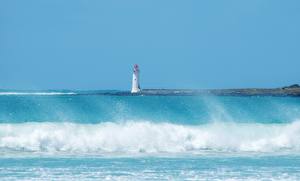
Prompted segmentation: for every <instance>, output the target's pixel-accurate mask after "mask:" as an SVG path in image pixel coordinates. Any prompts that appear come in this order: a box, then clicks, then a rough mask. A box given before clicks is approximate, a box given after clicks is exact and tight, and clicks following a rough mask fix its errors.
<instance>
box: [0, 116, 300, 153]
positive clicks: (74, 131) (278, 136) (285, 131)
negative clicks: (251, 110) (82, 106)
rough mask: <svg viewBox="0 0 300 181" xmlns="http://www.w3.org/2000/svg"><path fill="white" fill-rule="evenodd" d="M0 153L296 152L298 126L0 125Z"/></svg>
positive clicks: (299, 123) (299, 145)
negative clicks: (5, 151)
mask: <svg viewBox="0 0 300 181" xmlns="http://www.w3.org/2000/svg"><path fill="white" fill-rule="evenodd" d="M0 150H2V151H3V150H10V151H11V150H13V151H21V152H23V151H32V152H46V153H47V152H62V153H100V154H101V153H198V152H201V151H206V152H210V151H222V152H277V151H281V150H292V151H296V152H299V151H300V121H295V122H293V123H287V124H254V123H249V124H241V123H221V122H215V123H210V124H205V125H199V126H187V125H176V124H171V123H151V122H147V121H143V122H130V121H129V122H123V123H112V122H108V123H101V124H75V123H50V122H49V123H19V124H4V123H3V124H0Z"/></svg>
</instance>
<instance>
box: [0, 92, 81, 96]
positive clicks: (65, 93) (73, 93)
mask: <svg viewBox="0 0 300 181" xmlns="http://www.w3.org/2000/svg"><path fill="white" fill-rule="evenodd" d="M75 94H76V93H75V92H0V96H18V95H20V96H26V95H35V96H51V95H54V96H55V95H75Z"/></svg>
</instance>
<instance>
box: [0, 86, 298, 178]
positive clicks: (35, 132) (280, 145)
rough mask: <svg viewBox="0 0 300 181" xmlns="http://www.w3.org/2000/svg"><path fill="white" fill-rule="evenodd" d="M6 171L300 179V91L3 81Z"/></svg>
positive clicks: (1, 166) (1, 162)
mask: <svg viewBox="0 0 300 181" xmlns="http://www.w3.org/2000/svg"><path fill="white" fill-rule="evenodd" d="M0 180H1V181H2V180H3V181H6V180H12V181H13V180H139V181H140V180H141V181H143V180H180V181H181V180H199V181H201V180H203V181H204V180H207V181H214V180H228V181H229V180H230V181H233V180H240V181H248V180H264V181H268V180H276V181H277V180H282V181H283V180H284V181H286V180H287V181H288V180H293V181H294V180H300V98H299V97H287V96H286V97H272V96H214V95H194V96H184V95H181V96H178V95H172V94H170V95H163V96H161V95H155V94H154V95H144V94H138V95H135V96H131V95H130V94H128V93H125V94H124V95H123V94H122V93H121V94H120V93H118V94H115V91H68V90H51V91H9V90H2V91H0Z"/></svg>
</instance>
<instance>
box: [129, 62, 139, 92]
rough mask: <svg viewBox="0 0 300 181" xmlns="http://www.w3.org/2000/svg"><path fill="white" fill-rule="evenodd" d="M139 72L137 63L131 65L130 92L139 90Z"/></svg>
mask: <svg viewBox="0 0 300 181" xmlns="http://www.w3.org/2000/svg"><path fill="white" fill-rule="evenodd" d="M139 74H140V70H139V66H138V65H137V64H135V65H134V67H133V75H132V87H131V93H138V92H140V91H141V88H140V82H139Z"/></svg>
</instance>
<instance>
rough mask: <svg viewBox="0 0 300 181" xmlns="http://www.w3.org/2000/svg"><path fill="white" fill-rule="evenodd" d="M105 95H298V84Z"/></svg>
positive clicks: (146, 90) (299, 93) (144, 91)
mask: <svg viewBox="0 0 300 181" xmlns="http://www.w3.org/2000/svg"><path fill="white" fill-rule="evenodd" d="M100 94H105V95H120V96H121V95H133V96H134V95H136V96H138V95H147V96H148V95H149V96H151V95H152V96H156V95H160V96H166V95H174V96H176V95H182V96H192V95H218V96H296V97H300V85H298V84H294V85H291V86H286V87H281V88H243V89H142V90H141V92H139V93H130V92H129V91H128V92H127V91H121V92H118V91H116V92H113V93H112V92H110V93H109V92H106V93H105V92H103V93H100Z"/></svg>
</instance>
